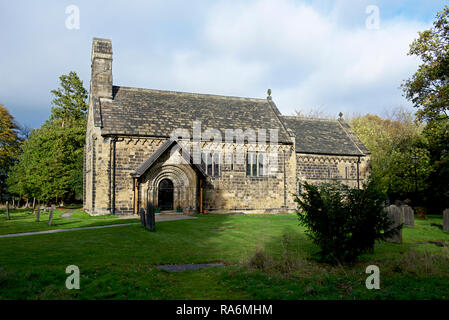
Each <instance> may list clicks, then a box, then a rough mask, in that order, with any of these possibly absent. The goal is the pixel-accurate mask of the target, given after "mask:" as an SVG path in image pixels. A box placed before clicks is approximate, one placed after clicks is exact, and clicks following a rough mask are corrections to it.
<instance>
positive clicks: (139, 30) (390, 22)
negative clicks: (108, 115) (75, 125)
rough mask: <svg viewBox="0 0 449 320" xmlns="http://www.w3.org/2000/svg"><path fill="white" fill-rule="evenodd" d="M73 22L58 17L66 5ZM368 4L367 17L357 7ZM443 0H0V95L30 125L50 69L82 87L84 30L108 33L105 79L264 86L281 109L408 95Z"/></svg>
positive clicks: (362, 106)
mask: <svg viewBox="0 0 449 320" xmlns="http://www.w3.org/2000/svg"><path fill="white" fill-rule="evenodd" d="M69 5H76V6H77V7H78V8H79V11H80V28H79V29H72V30H69V29H67V28H66V23H65V22H66V19H67V17H68V14H66V13H65V10H66V7H67V6H69ZM369 5H375V6H377V7H378V8H379V17H380V20H379V28H378V29H369V28H367V27H366V24H365V21H366V20H367V18H368V16H369V14H367V13H366V8H367V6H369ZM444 5H445V1H437V0H430V1H429V0H428V1H413V0H412V1H403V0H388V1H387V0H385V1H374V0H368V1H364V0H357V1H356V0H354V1H349V0H340V1H338V0H337V1H327V0H318V1H311V0H307V1H289V0H262V1H250V0H247V1H194V0H192V1H145V2H143V1H131V0H128V1H75V0H73V1H20V0H18V1H6V0H0V41H1V47H2V49H1V50H0V75H1V77H0V103H1V104H3V105H5V106H6V107H7V108H8V109H9V110H10V112H11V114H12V115H13V116H14V117H15V118H16V120H17V121H18V122H19V123H20V124H23V125H26V126H28V127H32V128H36V127H39V126H40V125H41V124H42V123H43V122H44V121H45V120H46V119H47V118H48V116H49V114H50V110H51V99H52V96H51V94H50V91H51V90H52V89H55V88H57V87H58V85H59V80H58V77H59V76H60V75H61V74H67V73H68V72H69V71H76V72H77V73H78V74H79V75H80V77H81V79H82V80H83V81H84V86H85V87H86V88H88V87H89V81H90V54H91V44H92V38H93V37H103V38H110V39H112V45H113V51H114V56H113V59H114V60H113V77H114V84H115V85H124V86H132V87H141V88H152V89H166V90H177V91H188V92H199V93H215V94H223V95H232V96H244V97H258V98H264V97H265V96H266V91H267V88H271V89H272V96H273V99H274V101H275V102H276V104H277V106H278V107H279V109H280V110H281V112H282V113H283V114H286V115H288V114H293V112H294V110H295V109H298V110H302V111H303V112H306V113H307V112H308V111H309V110H311V109H318V110H320V111H321V112H323V113H326V114H331V115H334V114H335V115H337V114H338V112H340V111H342V112H343V113H345V114H354V113H362V114H363V113H368V112H369V113H378V114H383V113H384V112H385V111H386V110H388V109H391V108H395V107H400V106H402V107H409V103H408V102H407V101H406V100H405V99H404V98H403V97H402V92H401V90H400V88H399V86H400V85H401V83H402V81H403V80H404V79H406V78H408V77H410V76H411V74H412V73H413V72H414V71H415V70H416V67H417V65H418V64H419V61H418V60H417V59H416V58H414V57H409V56H407V51H408V45H409V44H410V42H411V41H412V40H413V39H414V38H415V37H416V36H417V32H418V31H420V30H424V29H426V28H429V27H430V26H431V23H432V21H433V19H434V17H435V14H436V12H437V11H439V10H442V9H443V7H444Z"/></svg>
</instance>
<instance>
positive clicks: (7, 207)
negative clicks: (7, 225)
mask: <svg viewBox="0 0 449 320" xmlns="http://www.w3.org/2000/svg"><path fill="white" fill-rule="evenodd" d="M9 219H10V216H9V201H6V220H9Z"/></svg>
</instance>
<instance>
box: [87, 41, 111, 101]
mask: <svg viewBox="0 0 449 320" xmlns="http://www.w3.org/2000/svg"><path fill="white" fill-rule="evenodd" d="M90 85H91V87H90V88H91V89H90V90H91V92H90V94H91V96H93V97H96V98H109V99H112V42H111V40H109V39H99V38H94V40H93V43H92V77H91V83H90Z"/></svg>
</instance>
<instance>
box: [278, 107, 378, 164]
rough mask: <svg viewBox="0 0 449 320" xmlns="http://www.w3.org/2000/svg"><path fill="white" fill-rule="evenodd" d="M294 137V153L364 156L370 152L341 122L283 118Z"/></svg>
mask: <svg viewBox="0 0 449 320" xmlns="http://www.w3.org/2000/svg"><path fill="white" fill-rule="evenodd" d="M283 118H284V120H285V123H286V125H287V127H288V128H289V129H290V130H292V133H293V134H294V135H295V141H296V152H299V153H314V154H333V155H365V154H369V153H370V152H369V151H368V149H367V148H366V147H365V146H364V145H363V143H362V142H361V141H360V140H359V139H358V138H357V136H356V135H355V134H354V132H353V131H352V130H351V128H350V127H349V125H348V124H347V123H345V122H344V121H342V120H327V119H311V118H300V117H294V116H283Z"/></svg>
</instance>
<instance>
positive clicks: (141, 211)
mask: <svg viewBox="0 0 449 320" xmlns="http://www.w3.org/2000/svg"><path fill="white" fill-rule="evenodd" d="M139 215H140V223H141V224H142V226H144V227H145V226H146V225H145V209H144V208H140V210H139Z"/></svg>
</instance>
